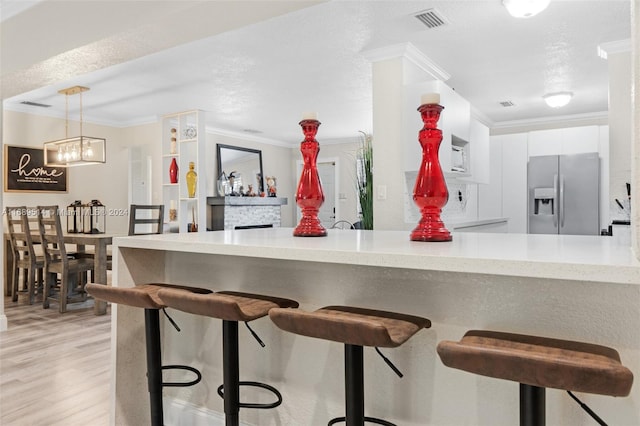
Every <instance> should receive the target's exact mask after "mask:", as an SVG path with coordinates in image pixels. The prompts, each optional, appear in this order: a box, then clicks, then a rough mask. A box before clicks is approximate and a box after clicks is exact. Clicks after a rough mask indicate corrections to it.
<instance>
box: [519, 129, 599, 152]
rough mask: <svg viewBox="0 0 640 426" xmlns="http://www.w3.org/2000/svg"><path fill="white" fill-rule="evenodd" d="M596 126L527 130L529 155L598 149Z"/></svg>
mask: <svg viewBox="0 0 640 426" xmlns="http://www.w3.org/2000/svg"><path fill="white" fill-rule="evenodd" d="M599 136H600V129H599V127H598V126H580V127H566V128H563V129H549V130H535V131H532V132H529V157H535V156H539V155H564V154H582V153H586V152H598V151H599Z"/></svg>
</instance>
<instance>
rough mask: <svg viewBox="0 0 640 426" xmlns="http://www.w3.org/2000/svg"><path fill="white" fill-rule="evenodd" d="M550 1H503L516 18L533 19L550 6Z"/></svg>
mask: <svg viewBox="0 0 640 426" xmlns="http://www.w3.org/2000/svg"><path fill="white" fill-rule="evenodd" d="M549 2H550V0H502V4H503V5H504V7H506V8H507V11H508V12H509V13H510V14H511V16H513V17H514V18H531V17H532V16H535V15H537V14H538V13H540V12H542V11H543V10H545V9H546V8H547V6H549Z"/></svg>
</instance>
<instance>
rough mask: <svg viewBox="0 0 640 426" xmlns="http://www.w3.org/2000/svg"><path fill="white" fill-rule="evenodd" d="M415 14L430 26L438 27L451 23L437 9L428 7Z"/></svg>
mask: <svg viewBox="0 0 640 426" xmlns="http://www.w3.org/2000/svg"><path fill="white" fill-rule="evenodd" d="M414 16H415V17H416V18H418V20H419V21H420V22H422V23H423V24H424V25H426V26H427V27H428V28H438V27H441V26H443V25H447V24H448V23H449V21H448V20H447V19H446V18H445V17H444V16H443V15H442V14H441V13H440V12H438V11H437V10H436V9H427V10H425V11H422V12H419V13H418V14H417V15H414Z"/></svg>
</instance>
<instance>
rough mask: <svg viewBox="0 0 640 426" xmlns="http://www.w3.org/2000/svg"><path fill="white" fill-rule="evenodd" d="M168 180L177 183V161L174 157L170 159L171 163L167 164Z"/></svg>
mask: <svg viewBox="0 0 640 426" xmlns="http://www.w3.org/2000/svg"><path fill="white" fill-rule="evenodd" d="M169 182H171V183H178V162H177V161H176V159H175V158H172V159H171V164H170V165H169Z"/></svg>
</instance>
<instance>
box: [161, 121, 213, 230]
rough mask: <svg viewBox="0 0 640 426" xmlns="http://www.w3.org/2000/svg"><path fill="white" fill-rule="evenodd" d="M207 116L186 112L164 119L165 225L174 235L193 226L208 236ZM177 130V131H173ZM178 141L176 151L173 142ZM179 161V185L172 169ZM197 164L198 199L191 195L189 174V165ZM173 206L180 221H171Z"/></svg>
mask: <svg viewBox="0 0 640 426" xmlns="http://www.w3.org/2000/svg"><path fill="white" fill-rule="evenodd" d="M204 124H205V114H204V112H203V111H198V110H194V111H186V112H180V113H175V114H169V115H165V116H164V117H162V173H163V175H162V200H163V203H164V222H165V224H167V225H168V228H169V230H170V232H187V231H188V229H189V224H190V223H193V222H194V218H195V223H196V224H197V225H198V232H205V231H206V230H207V227H206V208H207V207H206V205H207V203H206V201H207V195H206V194H207V188H206V179H205V175H206V173H205V158H204V155H205V126H204ZM173 129H175V131H172V130H173ZM174 137H175V139H176V140H175V149H172V141H171V139H172V138H174ZM174 158H175V159H176V162H177V164H178V182H177V183H171V179H170V176H169V167H170V166H171V161H172V160H173V159H174ZM190 162H193V163H195V171H196V173H197V174H198V181H197V185H196V194H195V197H193V198H190V197H189V196H188V193H187V182H186V174H187V172H188V171H189V163H190ZM172 205H175V208H176V210H177V218H176V220H170V211H171V207H172Z"/></svg>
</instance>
